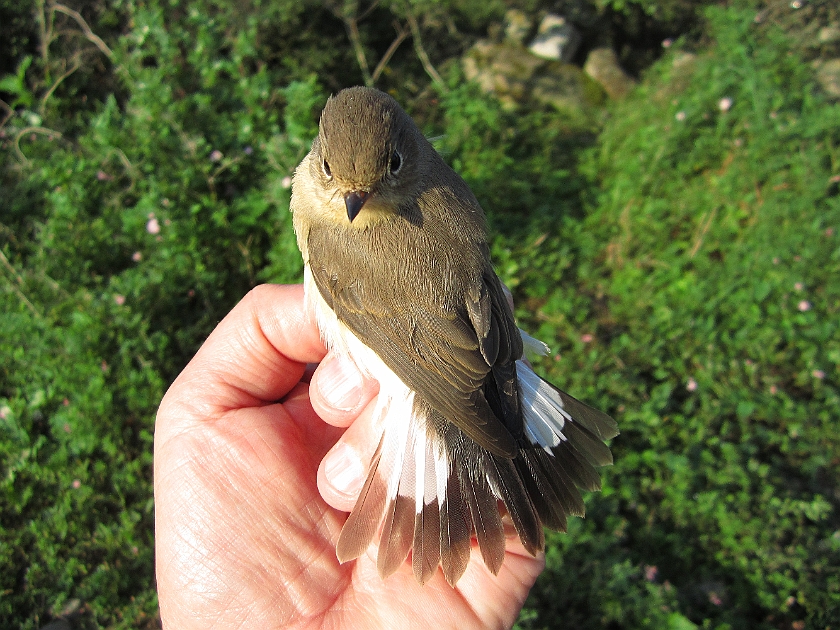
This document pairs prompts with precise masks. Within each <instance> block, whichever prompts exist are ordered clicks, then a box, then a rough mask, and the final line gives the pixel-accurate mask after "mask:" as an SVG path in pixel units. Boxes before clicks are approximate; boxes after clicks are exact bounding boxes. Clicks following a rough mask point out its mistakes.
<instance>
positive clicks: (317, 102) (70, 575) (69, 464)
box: [0, 0, 840, 629]
mask: <svg viewBox="0 0 840 630" xmlns="http://www.w3.org/2000/svg"><path fill="white" fill-rule="evenodd" d="M519 4H520V5H521V6H523V7H524V8H525V9H526V10H528V11H536V10H537V9H538V8H539V6H541V5H540V4H539V3H537V2H522V3H519ZM656 4H657V3H651V2H648V1H647V0H645V1H644V2H598V3H594V6H596V7H598V6H600V7H601V8H602V9H603V10H609V11H613V12H614V13H615V15H616V16H618V17H619V18H621V19H624V18H623V17H622V16H625V17H626V16H628V15H636V16H647V17H645V19H653V18H650V16H651V15H652V16H654V17H655V15H656V11H655V10H653V9H652V7H655V6H656ZM701 4H702V3H699V2H698V3H691V2H677V1H676V0H675V1H674V2H670V3H661V5H660V6H662V7H664V8H665V9H667V10H665V9H663V11H664V14H666V18H665V19H673V20H677V21H680V20H685V19H686V15H688V14H689V13H690V14H691V15H694V14H695V12H697V11H700V9H699V7H700V5H701ZM732 4H733V5H735V6H734V7H729V8H727V9H723V8H714V7H713V8H710V9H707V10H705V12H702V15H704V16H705V17H704V19H703V21H702V22H701V26H700V27H699V31H700V32H701V33H702V36H701V37H699V38H694V39H688V38H687V39H686V40H684V41H678V42H677V43H676V44H674V45H673V46H672V47H671V48H670V49H669V50H668V51H667V53H666V54H665V55H664V56H663V57H662V58H661V59H660V60H659V61H658V62H657V63H656V64H655V65H654V66H652V67H651V68H650V69H649V70H647V71H646V73H645V75H644V80H643V81H642V83H641V84H640V86H639V88H638V89H637V90H636V91H635V92H634V93H633V94H632V95H631V96H630V97H629V98H627V99H626V100H625V101H623V102H621V103H616V104H613V105H612V106H611V107H610V108H609V110H608V111H607V112H605V115H604V116H603V117H602V118H603V123H602V124H601V126H600V127H599V128H597V129H594V128H572V127H570V125H569V123H568V120H567V119H566V118H565V117H563V116H561V115H559V114H558V113H556V112H554V111H551V110H547V109H544V108H535V107H531V106H529V105H527V104H525V105H523V107H522V108H520V109H519V110H517V111H514V112H511V111H508V110H506V109H504V108H502V107H501V106H500V105H499V104H498V103H497V102H496V101H495V100H494V99H493V98H492V97H491V96H488V95H486V94H483V93H482V92H481V91H480V90H479V89H478V88H477V87H476V86H475V85H472V84H469V83H465V82H464V81H463V78H462V77H461V75H460V70H459V67H458V64H457V62H455V61H449V62H446V59H452V58H454V56H456V55H458V54H460V53H462V52H463V51H464V50H465V48H466V47H467V46H468V45H469V44H470V43H471V42H473V41H475V39H476V38H477V37H481V36H485V35H486V33H487V31H488V29H490V30H492V28H493V25H494V24H500V23H501V21H502V19H503V15H504V11H505V4H503V3H502V2H500V1H499V2H490V3H485V2H471V3H455V2H453V3H452V5H453V6H449V5H445V6H444V5H441V4H440V3H434V2H422V3H413V4H411V5H408V4H403V3H397V2H382V3H381V4H380V5H377V6H376V7H375V8H374V9H373V11H372V12H371V13H369V14H368V15H367V16H366V17H365V19H364V20H360V21H359V23H358V33H359V38H358V48H356V49H354V47H353V46H351V45H350V43H348V38H347V35H346V33H347V31H346V30H345V24H346V23H348V22H347V20H348V19H350V18H352V17H353V16H354V15H356V14H355V13H353V3H349V4H342V5H340V6H339V5H338V4H336V5H335V7H336V8H335V9H334V10H330V9H329V8H327V7H328V5H325V4H322V3H315V2H304V3H298V2H291V1H281V2H274V3H271V6H262V3H261V2H259V0H253V1H252V2H251V3H249V4H242V3H225V1H224V0H217V1H215V2H213V1H211V0H199V1H198V2H192V3H189V4H186V3H177V2H175V1H174V0H173V1H172V2H162V1H160V0H148V1H146V2H140V1H137V0H135V1H132V0H111V1H110V2H107V3H105V2H104V1H103V2H100V3H91V4H90V6H89V7H88V8H86V9H85V10H84V11H82V13H81V14H78V13H77V14H75V15H73V13H74V12H71V11H65V10H64V9H67V8H68V7H65V5H60V4H45V3H44V2H43V1H42V0H35V1H34V2H32V3H30V2H25V1H24V0H19V1H17V2H15V1H13V0H1V1H0V15H2V16H3V17H8V19H7V20H5V19H0V22H3V24H5V25H8V26H4V27H3V28H7V29H8V32H9V33H10V34H11V35H10V36H9V37H8V38H7V39H5V40H4V41H5V42H6V43H4V44H2V45H3V46H6V48H5V49H4V50H3V55H2V56H3V58H4V59H3V63H4V66H3V68H2V71H3V72H5V73H6V74H5V75H4V76H2V77H0V96H2V98H3V100H4V101H5V102H6V103H7V105H8V108H6V109H4V110H3V112H0V122H2V124H0V268H2V282H1V283H0V287H2V290H0V301H2V306H1V307H0V308H2V316H0V465H1V466H2V474H0V492H2V500H0V565H2V566H3V567H4V570H3V571H2V572H0V627H3V628H6V627H8V628H26V629H34V628H38V627H39V626H41V625H43V624H44V623H45V622H46V620H48V619H50V618H52V617H54V616H56V615H58V614H60V613H61V612H62V611H63V610H67V609H75V610H77V612H78V614H79V615H80V619H81V621H80V623H81V624H82V625H83V626H84V627H90V628H97V627H115V628H136V627H141V628H142V627H156V623H157V621H156V595H155V592H154V587H153V583H154V579H153V545H154V539H153V502H152V493H151V452H152V431H153V424H154V414H155V411H156V408H157V404H158V402H159V401H160V398H161V397H162V395H163V392H164V391H165V388H166V385H167V384H168V382H170V381H171V380H172V379H173V378H174V377H175V375H176V374H177V373H178V371H179V370H180V369H181V367H183V365H184V364H185V363H186V361H188V360H189V358H190V357H191V356H192V354H193V353H194V352H195V350H196V349H197V347H198V345H199V344H200V343H201V341H202V340H203V339H204V337H205V336H206V335H207V334H208V333H209V331H210V330H212V328H213V326H214V325H215V323H216V322H217V321H218V320H219V319H220V318H221V317H223V316H224V314H225V313H226V312H227V311H228V310H229V309H230V308H231V306H232V305H233V304H234V303H235V302H236V301H237V300H238V299H239V298H241V296H242V295H244V293H245V292H247V290H248V289H249V288H250V287H251V286H253V285H254V284H256V283H259V282H263V281H277V282H292V281H297V280H298V279H299V277H300V269H301V265H300V260H299V254H298V253H297V249H296V246H295V244H294V238H293V234H292V230H291V221H290V216H289V213H288V201H289V190H288V176H289V175H290V173H291V171H292V169H293V168H294V166H295V165H296V164H297V162H298V161H299V160H300V158H301V157H302V156H303V155H304V154H305V152H306V151H307V150H308V147H309V143H310V141H311V139H312V137H313V136H314V133H315V130H316V124H317V114H318V111H319V109H320V107H321V105H322V104H323V102H324V100H325V98H326V95H327V94H329V93H330V92H333V91H335V90H337V89H339V88H340V87H343V86H346V85H352V84H358V83H361V82H363V81H364V80H365V78H366V77H369V76H371V75H372V74H373V72H374V69H375V67H376V65H377V61H378V59H379V58H381V56H382V55H383V54H384V53H385V51H386V50H387V49H388V46H389V45H390V43H391V42H392V41H393V39H394V37H396V36H398V33H397V32H396V31H395V30H394V27H393V26H392V23H393V22H394V20H397V22H398V24H401V25H402V28H405V29H407V30H409V22H410V21H416V23H417V25H418V28H419V29H420V32H422V34H423V40H422V41H423V42H424V44H425V50H424V51H423V52H428V53H429V56H430V58H431V60H432V61H433V62H434V63H435V64H436V68H437V72H438V73H439V78H430V76H429V74H428V70H429V68H428V67H426V66H425V64H424V62H423V61H422V60H421V58H420V56H419V55H418V51H417V49H416V48H415V47H414V46H413V44H412V43H411V38H407V39H406V41H405V42H404V43H402V45H401V46H400V47H399V48H398V49H397V52H396V53H395V54H394V56H393V57H392V58H391V60H390V63H389V64H387V65H386V66H385V69H384V70H383V71H382V72H381V73H380V75H379V76H378V77H377V79H378V80H377V86H378V87H381V88H383V89H389V90H390V91H392V92H393V93H394V94H395V95H396V96H397V97H398V98H399V99H400V100H401V101H402V102H403V103H404V104H405V105H406V107H407V108H408V109H409V111H410V112H411V113H412V114H414V115H415V116H416V117H417V119H418V120H419V121H420V122H421V123H422V124H423V125H424V128H425V129H426V131H427V132H428V134H429V135H430V136H438V135H442V134H443V137H442V138H441V140H440V141H439V142H438V145H439V148H440V150H441V151H442V153H443V154H444V155H445V157H446V158H447V160H449V161H450V162H451V163H452V164H453V166H454V167H455V168H456V169H457V170H459V172H461V173H462V174H463V176H464V177H465V179H467V181H468V183H469V184H470V185H471V186H472V187H473V190H474V191H475V193H476V195H477V196H478V198H479V200H480V201H481V202H482V205H483V206H484V207H485V209H486V210H487V212H488V215H489V219H490V225H491V229H492V230H493V234H494V239H493V254H494V258H495V261H496V264H497V268H498V270H499V273H500V274H501V275H502V277H503V279H504V280H505V281H506V282H507V283H508V285H509V286H510V287H511V288H512V289H513V291H514V295H515V298H516V301H517V310H518V313H517V314H518V316H519V318H520V322H521V324H522V325H523V327H525V328H526V329H528V330H529V332H531V333H533V334H534V335H535V336H538V337H540V338H542V339H544V340H545V341H547V342H548V343H549V344H550V345H551V347H552V350H553V356H552V357H550V358H546V359H544V360H542V361H541V362H539V363H538V366H537V367H538V368H539V369H540V370H541V371H542V372H543V373H545V374H546V375H547V376H549V377H550V378H551V379H552V380H553V382H555V383H556V384H558V385H559V386H561V387H563V388H564V389H566V390H568V391H570V392H572V393H573V394H575V395H576V396H577V397H579V398H582V399H584V400H587V401H589V402H591V403H592V404H595V405H597V406H599V407H600V408H602V409H605V410H607V411H609V412H611V413H612V414H613V415H614V416H615V417H616V419H617V420H618V421H619V424H620V426H621V430H622V434H621V435H620V436H619V437H618V438H617V439H615V440H614V441H613V451H614V453H615V456H616V465H615V466H614V467H612V468H611V469H607V470H605V471H604V477H605V489H604V491H603V492H602V493H600V494H598V495H592V496H589V497H587V505H588V509H589V516H588V518H587V519H586V520H575V521H574V522H573V523H571V524H570V531H569V533H568V534H562V535H561V534H556V535H551V536H550V537H549V541H550V548H549V551H548V568H547V571H546V573H545V574H544V575H543V576H542V578H541V579H540V581H539V582H538V584H537V586H536V587H535V589H534V590H533V592H532V595H531V598H530V599H529V601H528V603H527V605H526V608H525V610H524V611H523V613H522V616H521V618H520V621H519V626H520V627H521V628H523V629H524V628H555V627H569V628H674V629H683V628H685V629H688V628H694V627H704V628H705V627H708V628H745V627H750V628H768V629H769V628H796V629H798V628H806V627H807V628H837V627H839V626H840V510H839V509H838V507H840V485H838V480H840V437H839V436H838V435H839V434H838V431H837V422H838V419H840V389H839V388H840V381H839V380H838V373H839V371H840V330H839V329H840V312H838V311H840V282H838V278H840V106H838V104H836V103H832V102H831V101H829V100H828V99H827V97H826V96H825V95H824V94H823V92H822V91H821V89H820V87H819V86H818V85H817V84H816V82H815V79H814V74H813V72H814V71H813V68H812V66H811V64H810V61H811V59H812V58H813V55H814V54H815V53H814V49H813V48H808V45H809V44H808V39H809V38H808V35H807V33H808V32H810V31H806V30H803V29H805V26H806V25H807V23H808V20H807V19H806V18H805V17H801V18H800V17H798V16H796V17H787V18H785V19H781V18H780V17H779V16H788V15H789V14H790V15H793V14H792V13H791V10H790V9H789V8H786V9H784V11H783V10H782V9H780V8H779V7H780V6H781V5H779V7H776V6H775V5H773V7H771V8H772V11H776V13H772V12H771V15H774V16H776V17H777V18H779V19H772V20H771V19H765V20H760V19H759V20H756V14H757V7H755V6H753V5H752V4H750V3H749V2H748V1H747V0H741V1H739V2H735V3H732ZM813 4H814V7H813V8H811V9H809V10H811V11H812V13H811V14H810V18H809V19H811V20H820V21H821V23H826V24H827V23H828V22H829V21H830V20H834V21H837V20H840V11H838V10H836V9H831V6H832V5H831V3H822V4H821V3H813ZM784 6H785V7H788V3H784ZM804 10H805V9H803V11H804ZM592 11H593V12H595V11H596V9H594V8H593V9H592ZM785 11H786V12H785ZM33 15H35V16H38V19H34V20H33V19H32V16H33ZM675 16H676V17H675ZM77 18H78V19H77ZM415 18H416V20H415ZM639 19H641V18H639ZM660 28H665V26H663V25H662V24H660ZM0 31H2V29H0ZM12 35H13V36H14V37H12ZM0 39H2V38H0ZM45 42H46V43H47V44H48V45H46V46H44V45H42V44H43V43H45ZM359 50H361V51H363V54H364V55H365V56H366V61H367V63H368V64H369V67H368V69H367V70H366V71H365V70H363V69H362V67H361V65H360V64H359V62H358V54H357V53H358V51H359ZM689 50H691V51H693V54H691V55H688V54H687V52H688V51H689ZM374 58H376V61H374ZM313 473H314V471H313Z"/></svg>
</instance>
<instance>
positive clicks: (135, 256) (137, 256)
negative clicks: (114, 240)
mask: <svg viewBox="0 0 840 630" xmlns="http://www.w3.org/2000/svg"><path fill="white" fill-rule="evenodd" d="M131 260H133V261H134V262H140V261H141V260H143V254H141V253H140V252H134V253H133V254H132V255H131Z"/></svg>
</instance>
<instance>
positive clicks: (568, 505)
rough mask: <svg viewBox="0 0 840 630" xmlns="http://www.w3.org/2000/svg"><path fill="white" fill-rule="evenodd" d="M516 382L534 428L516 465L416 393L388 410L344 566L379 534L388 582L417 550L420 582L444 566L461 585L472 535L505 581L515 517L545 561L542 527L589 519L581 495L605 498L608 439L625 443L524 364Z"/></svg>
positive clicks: (348, 528) (352, 519)
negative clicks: (509, 527)
mask: <svg viewBox="0 0 840 630" xmlns="http://www.w3.org/2000/svg"><path fill="white" fill-rule="evenodd" d="M517 377H518V381H519V387H520V393H521V401H522V412H523V417H524V421H525V426H524V438H523V439H522V440H521V443H520V448H519V453H518V454H517V456H516V457H515V458H513V459H506V458H504V457H499V456H497V455H493V454H492V453H490V452H488V451H487V450H485V449H483V448H481V447H480V446H478V445H477V444H476V443H475V442H473V441H472V440H471V439H469V438H468V437H466V436H465V435H464V434H463V433H462V432H461V431H460V429H458V428H457V427H456V426H455V425H454V424H452V423H450V422H447V421H446V420H445V419H444V418H443V417H442V416H440V414H439V413H438V412H436V411H435V410H433V409H431V408H429V407H427V406H425V405H423V404H421V403H420V402H419V401H415V397H414V394H413V393H410V392H409V393H407V394H406V395H405V396H404V397H403V398H400V399H395V400H391V401H389V402H387V403H385V407H384V408H383V412H384V413H387V414H388V418H387V419H386V421H385V422H384V426H385V429H384V431H383V434H382V437H381V440H380V442H379V446H378V448H377V450H376V453H375V454H374V457H373V459H372V460H371V464H370V468H369V471H368V477H367V480H366V482H365V484H364V486H363V488H362V492H361V494H360V496H359V499H358V500H357V502H356V505H355V507H354V508H353V511H352V512H351V514H350V516H349V517H348V519H347V521H346V523H345V524H344V528H343V529H342V531H341V535H340V536H339V540H338V544H337V546H336V553H337V555H338V559H339V560H340V561H341V562H347V561H349V560H353V559H355V558H358V557H359V556H360V555H362V553H364V552H365V550H366V549H367V547H368V546H369V545H370V544H371V542H372V541H373V539H374V537H375V536H376V535H377V534H379V550H378V553H377V568H378V571H379V574H380V575H381V576H382V578H383V579H384V578H386V577H387V576H389V575H391V574H392V573H393V572H394V571H396V570H397V569H398V568H399V567H400V566H401V565H402V564H403V562H404V561H405V560H406V558H407V557H408V554H409V551H410V552H411V564H412V568H413V571H414V576H415V578H416V579H417V581H418V582H420V583H421V584H423V583H425V582H426V581H427V580H429V579H430V578H431V577H432V576H433V575H434V573H435V572H436V571H437V568H438V566H440V567H441V569H442V571H443V575H444V577H445V578H446V580H447V582H449V584H451V585H454V584H455V583H456V582H457V581H458V579H459V578H460V577H461V575H462V574H463V573H464V571H465V570H466V568H467V564H468V562H469V557H470V550H471V539H472V537H473V536H474V537H475V539H476V541H477V543H478V547H479V551H480V553H481V555H482V559H483V560H484V563H485V564H486V566H487V568H488V569H489V570H490V571H492V572H493V573H494V574H496V573H498V572H499V569H500V568H501V566H502V561H503V560H504V556H505V529H504V520H506V518H509V519H510V521H511V522H512V523H513V526H514V528H515V529H516V532H517V534H518V535H519V538H520V540H521V541H522V544H523V546H524V548H525V549H526V550H527V551H528V552H529V553H531V554H533V555H536V554H537V553H538V552H539V551H541V550H542V549H543V548H544V546H545V538H544V534H543V526H547V527H550V528H552V529H557V530H560V531H565V530H566V523H567V517H568V516H569V515H573V516H583V515H584V504H583V499H582V498H581V495H580V491H579V489H581V490H589V491H594V490H599V489H600V487H601V481H600V477H599V476H598V473H597V472H596V470H595V467H597V466H605V465H607V464H611V463H612V454H611V453H610V450H609V448H608V447H607V446H606V445H605V444H604V440H607V439H609V438H612V437H614V436H615V435H617V434H618V428H617V425H616V423H615V421H614V420H613V419H612V418H610V417H609V416H607V415H606V414H604V413H601V412H600V411H596V410H595V409H592V408H591V407H588V406H587V405H585V404H583V403H581V402H580V401H578V400H576V399H574V398H572V397H571V396H569V395H568V394H566V393H564V392H561V391H560V390H558V389H556V388H554V387H553V386H551V385H550V384H548V383H546V382H545V381H543V380H542V379H541V378H540V377H538V376H537V375H536V374H535V373H534V372H533V370H531V368H530V367H529V366H528V365H527V364H526V363H525V362H523V361H517ZM408 416H410V417H411V422H406V421H405V418H406V417H408ZM391 420H393V421H391ZM500 502H501V504H502V505H503V506H504V508H503V510H502V512H500V509H499V503H500Z"/></svg>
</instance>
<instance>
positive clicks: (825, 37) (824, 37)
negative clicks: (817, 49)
mask: <svg viewBox="0 0 840 630" xmlns="http://www.w3.org/2000/svg"><path fill="white" fill-rule="evenodd" d="M817 42H819V43H820V44H833V43H835V42H840V27H838V26H837V25H836V24H830V25H829V26H823V27H822V28H821V29H820V32H819V33H818V34H817Z"/></svg>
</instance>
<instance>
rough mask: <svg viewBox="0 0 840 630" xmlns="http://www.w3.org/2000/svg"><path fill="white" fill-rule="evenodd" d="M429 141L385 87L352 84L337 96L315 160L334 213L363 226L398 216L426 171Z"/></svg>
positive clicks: (313, 167) (327, 110)
mask: <svg viewBox="0 0 840 630" xmlns="http://www.w3.org/2000/svg"><path fill="white" fill-rule="evenodd" d="M424 142H425V140H424V139H423V136H422V134H421V132H420V130H419V129H418V128H417V126H416V125H415V124H414V121H412V120H411V118H410V117H409V116H408V114H406V113H405V112H404V111H403V109H402V108H401V107H400V106H399V104H397V102H396V101H395V100H394V99H393V98H391V97H390V96H388V95H387V94H384V93H383V92H380V91H379V90H375V89H373V88H365V87H356V88H349V89H346V90H342V91H341V92H339V93H338V94H337V95H335V96H333V97H331V98H330V99H329V100H328V101H327V104H326V106H325V107H324V111H323V113H322V114H321V121H320V126H319V132H318V138H317V139H316V140H315V142H314V144H313V146H312V151H311V153H310V163H309V170H310V175H311V177H312V178H313V180H315V182H317V184H318V185H319V187H320V188H321V189H322V190H323V191H324V193H325V201H326V202H327V205H328V206H329V207H330V208H332V210H333V211H332V212H329V213H328V214H330V215H331V216H332V218H333V219H334V220H336V221H339V220H340V221H342V222H344V223H345V224H346V222H347V221H349V222H350V223H351V224H353V225H354V226H356V227H360V228H364V227H367V226H369V225H372V224H375V223H376V222H377V221H380V220H388V219H390V218H394V217H395V216H398V215H399V213H400V207H401V206H403V205H404V204H405V202H406V200H408V199H411V197H412V194H411V193H412V191H413V190H414V188H415V187H416V184H417V179H418V177H417V174H418V173H419V172H422V168H420V166H421V165H420V164H419V161H420V160H421V159H422V148H423V144H424ZM338 207H341V212H340V213H338V212H337V208H338Z"/></svg>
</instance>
